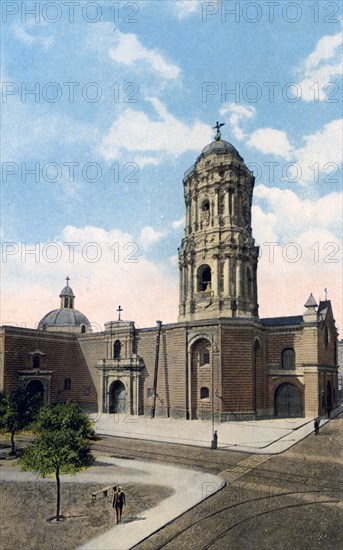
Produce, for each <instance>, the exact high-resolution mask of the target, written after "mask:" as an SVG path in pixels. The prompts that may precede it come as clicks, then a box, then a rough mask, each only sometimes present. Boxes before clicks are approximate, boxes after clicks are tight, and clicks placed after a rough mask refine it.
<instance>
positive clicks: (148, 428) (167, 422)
mask: <svg viewBox="0 0 343 550" xmlns="http://www.w3.org/2000/svg"><path fill="white" fill-rule="evenodd" d="M342 412H343V405H341V406H340V407H338V408H337V409H335V410H334V411H332V413H331V418H334V417H335V416H337V415H339V414H340V413H342ZM91 420H92V421H93V422H94V428H95V430H96V432H97V433H98V434H99V435H101V434H102V435H111V436H117V437H126V438H131V439H144V440H149V441H160V442H168V443H178V444H181V445H194V446H199V447H210V446H211V440H212V423H211V422H210V421H207V422H203V421H201V420H191V421H190V420H175V419H172V418H154V419H151V418H147V417H144V416H128V415H114V414H102V415H95V414H94V415H91ZM313 422H314V419H313V418H286V419H279V418H271V419H269V420H253V421H249V422H244V421H243V422H222V423H216V424H215V429H216V430H217V433H218V449H220V450H221V449H223V450H228V451H241V452H245V453H254V454H279V453H283V452H284V451H286V450H287V449H289V448H290V447H292V446H293V445H295V444H296V443H297V442H298V441H301V440H302V439H304V437H306V436H308V435H309V434H310V433H312V432H313V431H314V425H313ZM327 422H329V419H328V418H327V417H323V418H322V419H321V423H320V425H321V426H323V425H324V424H326V423H327Z"/></svg>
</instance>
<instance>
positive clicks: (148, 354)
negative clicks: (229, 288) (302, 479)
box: [0, 315, 338, 420]
mask: <svg viewBox="0 0 343 550" xmlns="http://www.w3.org/2000/svg"><path fill="white" fill-rule="evenodd" d="M331 317H332V316H331ZM331 317H330V315H329V316H328V317H327V318H326V320H325V322H323V321H321V322H320V321H319V322H316V323H306V322H305V321H303V320H300V322H299V318H297V320H296V323H295V322H294V320H293V318H290V321H289V324H287V322H285V319H286V321H287V318H281V320H279V321H278V320H275V323H271V322H270V320H261V321H258V320H244V319H228V320H222V321H220V322H219V321H217V320H212V321H210V320H209V321H198V322H194V323H178V324H173V325H166V326H163V325H162V329H161V335H160V346H159V361H158V370H157V388H156V390H157V391H156V414H157V415H159V416H164V417H168V416H173V417H182V418H189V419H193V418H201V419H209V418H211V416H212V415H215V417H216V418H218V419H221V420H229V419H236V420H239V419H243V418H245V419H252V418H262V417H268V416H269V417H272V416H274V415H275V414H276V413H278V411H279V415H285V416H294V414H292V407H295V409H294V411H298V412H299V411H300V414H301V415H302V416H315V415H321V414H324V413H325V412H327V410H328V409H332V408H333V407H334V406H335V405H336V404H337V395H338V388H337V366H336V364H335V358H336V351H335V346H336V336H335V328H334V324H333V319H332V318H331ZM292 321H293V323H294V324H293V325H292V324H291V322H292ZM278 322H279V325H278V324H277V323H278ZM271 325H273V326H271ZM114 326H119V327H120V326H121V325H120V322H118V323H114ZM130 326H131V329H130V330H131V331H132V330H134V334H133V335H132V334H131V336H130V338H131V340H127V342H131V344H130V345H131V349H126V350H125V355H129V356H130V357H126V358H120V359H119V360H118V361H114V360H113V357H112V353H113V342H114V341H115V340H116V339H117V340H118V334H116V330H115V329H114V330H113V331H112V332H102V333H97V334H84V335H76V334H67V333H63V332H57V333H53V332H48V333H46V332H42V331H39V330H30V329H18V328H14V327H4V328H3V329H2V330H1V336H2V363H1V370H0V374H1V391H5V392H9V391H11V390H13V389H14V388H15V387H17V386H18V385H24V386H26V385H27V384H28V383H29V382H30V381H31V380H38V381H42V383H43V386H44V397H45V399H46V400H47V401H50V402H52V403H56V402H60V401H67V400H73V401H76V402H78V403H80V405H81V406H83V407H84V408H86V409H88V410H90V411H91V410H95V409H97V408H98V407H99V408H100V409H101V410H102V411H103V412H109V410H108V407H109V405H108V402H107V401H108V400H109V399H111V398H112V397H111V391H112V390H111V386H108V387H107V389H106V391H104V390H103V389H102V390H101V381H102V378H104V377H105V376H107V375H108V373H111V376H112V378H111V380H112V382H113V381H115V380H117V379H118V380H119V379H121V380H122V381H123V385H124V389H125V392H124V393H125V397H126V407H127V411H128V412H129V413H130V411H131V414H142V413H144V414H146V415H149V414H150V413H151V409H152V406H153V401H154V372H155V358H156V341H157V337H158V330H157V328H150V329H141V330H135V329H134V328H133V329H132V327H134V325H133V324H132V323H131V324H130ZM325 327H327V331H328V335H327V334H326V335H325V332H326V330H325ZM126 336H127V335H126V333H125V330H123V329H121V332H120V338H121V340H122V341H123V342H124V340H125V338H126ZM127 338H129V336H127ZM128 347H129V345H126V348H128ZM284 350H288V351H287V353H286V356H287V357H288V359H287V361H288V363H287V361H286V359H285V356H284ZM289 350H293V352H292V351H291V352H290V351H289ZM37 356H39V364H38V365H37V363H36V364H34V361H38V360H37V359H36V360H34V357H37ZM132 358H134V359H135V363H134V364H135V365H138V367H137V366H136V367H133V366H132V365H133V362H132V361H133V359H132ZM104 361H105V365H109V366H105V368H104V369H102V367H101V365H102V363H103V362H104ZM106 361H107V363H106ZM130 361H131V362H130ZM99 365H100V367H99ZM124 371H125V372H124ZM124 374H125V376H124ZM132 380H135V382H134V384H136V386H135V387H136V390H135V392H136V393H134V392H133V390H132V388H131V389H130V388H129V386H130V384H131V383H132ZM101 392H102V393H103V395H102V398H101V399H100V394H101ZM278 396H280V399H281V400H283V402H282V403H281V404H280V403H279V404H278V403H277V399H278ZM287 399H288V401H289V403H288V405H287ZM129 400H134V401H135V404H134V406H132V407H131V409H130V407H129ZM292 403H293V404H292ZM294 403H295V405H294ZM287 406H288V407H291V409H289V410H288V409H287ZM296 407H298V409H297V408H296Z"/></svg>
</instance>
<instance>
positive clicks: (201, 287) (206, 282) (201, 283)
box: [197, 264, 212, 292]
mask: <svg viewBox="0 0 343 550" xmlns="http://www.w3.org/2000/svg"><path fill="white" fill-rule="evenodd" d="M211 279H212V273H211V268H210V266H209V265H206V264H205V265H201V266H200V267H199V269H198V273H197V280H198V292H204V291H209V290H211Z"/></svg>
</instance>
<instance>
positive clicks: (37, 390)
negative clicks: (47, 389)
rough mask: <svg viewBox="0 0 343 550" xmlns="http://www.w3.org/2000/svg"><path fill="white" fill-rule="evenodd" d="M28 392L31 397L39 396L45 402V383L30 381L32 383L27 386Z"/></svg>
mask: <svg viewBox="0 0 343 550" xmlns="http://www.w3.org/2000/svg"><path fill="white" fill-rule="evenodd" d="M26 390H27V391H28V392H29V393H30V394H31V395H39V396H40V398H41V400H42V401H43V398H44V386H43V383H42V382H41V381H40V380H30V382H29V383H28V384H26Z"/></svg>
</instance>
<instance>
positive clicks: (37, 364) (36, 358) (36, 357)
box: [32, 355, 40, 369]
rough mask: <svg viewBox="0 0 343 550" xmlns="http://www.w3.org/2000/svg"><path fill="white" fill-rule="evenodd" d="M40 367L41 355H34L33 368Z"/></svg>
mask: <svg viewBox="0 0 343 550" xmlns="http://www.w3.org/2000/svg"><path fill="white" fill-rule="evenodd" d="M39 367H40V357H39V355H34V356H33V358H32V368H33V369H39Z"/></svg>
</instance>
